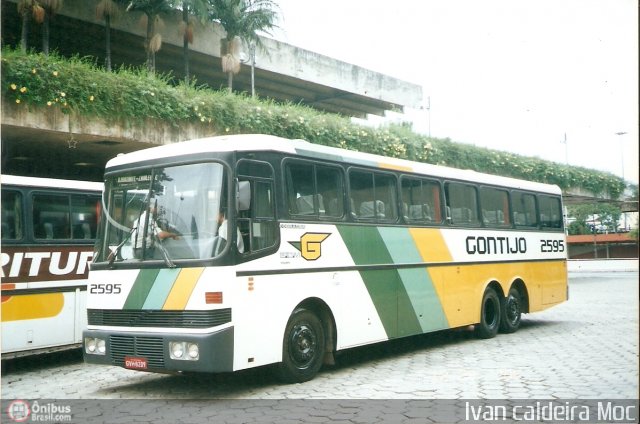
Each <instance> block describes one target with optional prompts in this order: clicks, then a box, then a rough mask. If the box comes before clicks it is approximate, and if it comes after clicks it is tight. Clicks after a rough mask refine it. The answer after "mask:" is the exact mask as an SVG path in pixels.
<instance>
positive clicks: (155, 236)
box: [153, 233, 176, 268]
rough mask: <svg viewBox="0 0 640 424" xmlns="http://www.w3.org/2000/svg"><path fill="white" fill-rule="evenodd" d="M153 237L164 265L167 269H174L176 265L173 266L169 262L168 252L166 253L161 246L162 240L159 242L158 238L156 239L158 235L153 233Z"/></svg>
mask: <svg viewBox="0 0 640 424" xmlns="http://www.w3.org/2000/svg"><path fill="white" fill-rule="evenodd" d="M153 236H154V238H155V239H156V246H158V249H160V252H161V253H162V259H164V263H165V264H166V265H167V266H168V267H169V268H175V267H176V264H174V263H173V261H172V260H171V256H169V252H168V251H167V248H166V247H164V246H163V245H162V240H160V237H158V235H157V234H155V233H154V235H153Z"/></svg>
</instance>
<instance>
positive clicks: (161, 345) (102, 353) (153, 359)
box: [82, 327, 233, 373]
mask: <svg viewBox="0 0 640 424" xmlns="http://www.w3.org/2000/svg"><path fill="white" fill-rule="evenodd" d="M82 336H83V337H82V340H83V354H84V360H85V362H87V363H90V364H101V365H115V366H119V367H123V368H128V369H133V370H139V371H150V372H169V373H170V372H178V371H191V372H227V371H233V327H229V328H225V329H223V330H219V331H216V332H213V333H207V334H184V333H177V332H173V333H170V332H166V333H161V334H160V333H149V332H130V331H112V330H109V331H107V330H85V331H84V332H83V333H82Z"/></svg>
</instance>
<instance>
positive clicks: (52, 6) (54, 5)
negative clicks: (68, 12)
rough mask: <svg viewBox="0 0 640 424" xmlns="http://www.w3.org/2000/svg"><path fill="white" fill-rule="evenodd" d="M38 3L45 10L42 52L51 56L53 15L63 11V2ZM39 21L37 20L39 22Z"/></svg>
mask: <svg viewBox="0 0 640 424" xmlns="http://www.w3.org/2000/svg"><path fill="white" fill-rule="evenodd" d="M36 3H39V5H40V6H41V7H42V9H44V14H43V17H42V18H43V19H42V21H41V23H42V52H43V53H44V55H45V56H49V28H50V21H51V18H52V17H53V15H55V14H56V13H58V12H59V11H60V9H62V0H37V1H36ZM37 20H38V19H36V21H37Z"/></svg>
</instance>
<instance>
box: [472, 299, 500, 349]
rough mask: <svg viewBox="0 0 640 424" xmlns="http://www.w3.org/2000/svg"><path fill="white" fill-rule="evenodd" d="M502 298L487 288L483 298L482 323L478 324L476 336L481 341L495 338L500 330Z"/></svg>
mask: <svg viewBox="0 0 640 424" xmlns="http://www.w3.org/2000/svg"><path fill="white" fill-rule="evenodd" d="M501 309H502V308H501V304H500V298H499V297H498V294H497V293H496V291H495V290H494V289H492V288H491V287H487V289H486V290H485V291H484V295H483V296H482V304H481V308H480V322H479V323H478V324H476V326H475V331H476V335H477V336H478V337H479V338H481V339H490V338H492V337H495V335H496V334H497V333H498V328H500V312H501Z"/></svg>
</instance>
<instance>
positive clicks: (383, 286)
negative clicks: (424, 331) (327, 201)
mask: <svg viewBox="0 0 640 424" xmlns="http://www.w3.org/2000/svg"><path fill="white" fill-rule="evenodd" d="M338 231H340V235H341V236H342V239H343V240H344V242H345V244H346V246H347V249H349V253H350V254H351V257H352V259H353V261H354V262H355V264H356V265H374V264H376V265H377V264H393V263H394V261H393V258H392V256H391V255H390V253H389V251H388V250H387V246H386V244H385V241H384V239H383V237H382V236H381V234H380V232H379V231H378V229H377V228H376V227H365V226H338ZM406 241H409V240H406ZM360 276H361V277H362V279H363V281H364V284H365V286H366V287H367V291H368V292H369V296H371V300H372V302H373V304H374V306H375V308H376V311H377V312H378V316H379V317H380V320H381V321H382V325H383V326H384V329H385V332H386V333H387V337H389V338H394V337H399V336H406V335H409V334H418V333H420V332H421V328H420V324H419V322H418V320H417V317H416V315H415V312H414V310H413V307H412V306H411V303H410V302H409V300H408V296H407V293H406V290H405V288H404V284H403V283H402V279H401V277H400V274H399V273H398V271H397V270H395V269H389V270H372V271H360Z"/></svg>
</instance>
